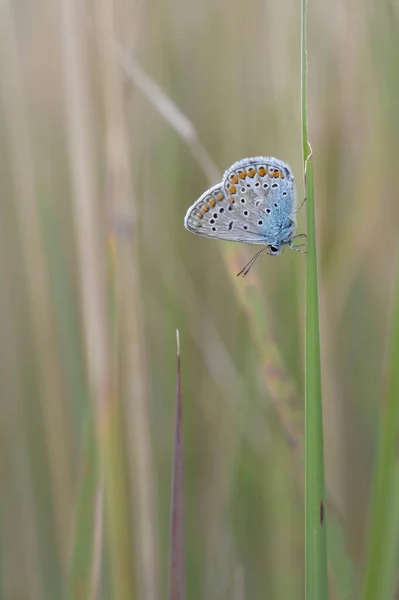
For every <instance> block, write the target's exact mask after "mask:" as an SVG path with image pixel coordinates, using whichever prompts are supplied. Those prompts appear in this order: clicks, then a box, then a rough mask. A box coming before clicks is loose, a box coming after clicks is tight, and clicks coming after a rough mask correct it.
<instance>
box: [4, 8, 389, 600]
mask: <svg viewBox="0 0 399 600" xmlns="http://www.w3.org/2000/svg"><path fill="white" fill-rule="evenodd" d="M112 10H113V15H114V17H113V18H114V22H113V23H112V19H111V21H110V20H109V19H108V18H107V17H109V15H110V14H111V11H112ZM398 18H399V6H398V3H397V2H388V0H384V1H383V2H381V3H378V5H377V4H375V3H371V2H367V1H366V2H360V1H359V0H353V1H352V2H349V3H348V2H343V1H342V0H341V1H340V2H338V3H335V4H334V6H333V9H332V5H331V3H327V2H318V3H312V2H311V3H310V4H309V8H308V65H309V81H308V103H309V107H308V122H309V136H310V140H311V143H312V147H313V161H314V173H315V190H316V218H317V234H318V251H319V283H320V311H321V320H320V328H321V350H322V381H323V401H324V421H325V423H324V424H325V459H326V474H327V481H326V483H327V487H328V490H329V492H330V494H331V497H332V498H333V499H334V503H335V506H336V507H337V509H338V511H339V515H340V518H341V524H342V526H343V529H344V532H345V541H346V548H347V552H348V554H349V556H350V557H351V559H352V561H353V563H354V565H355V568H356V570H357V573H358V575H360V574H361V569H362V561H363V558H364V556H363V545H364V541H365V531H366V516H367V509H368V502H369V493H370V480H371V473H372V462H373V455H374V452H375V448H376V439H377V437H376V436H377V417H378V415H379V412H380V402H381V393H382V390H383V389H384V374H385V354H386V341H387V334H388V329H389V323H390V318H389V315H390V309H391V304H392V302H391V298H392V290H393V277H394V273H395V256H396V244H397V229H398V225H397V224H398V218H399V204H398V202H397V193H396V188H395V185H396V183H395V182H396V179H395V176H396V159H397V156H398V150H399V117H398V110H397V107H398V106H399V70H398V65H399V44H398V39H399V38H398V33H399V27H398ZM0 23H1V25H0V27H1V30H0V66H1V69H0V72H1V82H0V93H1V96H0V102H1V104H0V157H1V160H0V198H1V202H0V210H1V218H0V248H1V250H0V269H1V282H2V286H1V290H2V293H1V295H0V303H1V304H0V324H1V338H0V340H1V341H0V344H1V346H0V352H1V360H0V369H1V372H0V373H1V374H0V381H1V403H0V411H1V415H0V440H1V458H2V460H1V471H0V472H1V494H0V523H1V532H2V533H1V536H0V599H2V598H4V599H12V600H14V599H16V600H18V599H25V598H32V599H33V600H35V599H49V600H50V599H51V600H53V599H58V598H62V597H63V596H64V589H65V588H66V582H67V580H68V573H69V564H70V560H71V552H72V547H73V539H74V529H75V524H76V510H77V508H76V503H77V499H78V495H79V490H80V483H81V477H82V471H83V470H84V465H85V457H86V452H87V446H88V444H89V441H88V439H90V433H88V432H90V431H91V428H92V425H93V423H95V424H96V431H97V434H98V435H99V436H100V447H101V448H103V449H104V448H105V455H104V456H103V455H102V456H103V458H104V464H105V479H106V481H107V482H108V483H107V484H106V485H105V488H106V489H105V497H106V498H107V500H106V506H108V509H106V513H107V514H108V517H107V518H106V519H105V521H106V523H107V527H106V528H105V539H104V542H103V544H99V545H100V547H102V546H104V550H103V552H101V553H100V554H102V560H101V563H100V566H99V572H100V573H101V576H100V583H99V592H98V593H99V595H98V597H99V598H104V599H105V598H117V597H118V598H122V597H123V594H125V593H126V594H127V595H126V596H125V597H129V592H126V589H124V590H122V591H120V595H115V593H116V592H115V590H114V592H112V589H113V588H112V583H111V580H112V577H110V573H111V571H114V572H115V564H114V565H112V560H110V550H109V549H110V548H112V547H113V544H116V546H117V545H118V543H119V542H120V537H119V536H118V531H120V529H118V527H122V530H123V527H124V525H126V522H127V521H131V523H130V524H129V528H127V529H126V530H125V533H124V535H125V536H126V545H125V546H124V547H125V548H127V553H125V554H123V556H124V560H125V561H126V562H125V564H124V565H122V566H121V567H120V568H121V569H122V570H123V568H124V569H126V570H129V569H130V570H131V572H132V573H136V577H135V578H134V579H135V580H136V581H135V582H131V585H132V586H136V588H137V589H138V591H137V597H138V598H140V599H143V600H145V599H147V598H148V599H152V598H159V597H161V595H163V594H164V591H165V589H166V585H167V579H168V543H169V542H168V537H169V503H170V488H171V482H170V477H171V468H172V463H171V461H172V446H173V431H174V414H175V413H174V395H175V373H176V358H175V330H176V327H178V328H179V330H180V340H181V356H182V358H181V360H182V395H183V411H184V441H185V453H186V460H185V473H186V559H187V565H186V566H187V577H186V579H187V597H189V598H192V599H194V600H197V599H200V598H207V600H211V599H213V598H214V599H216V598H218V599H220V598H227V597H229V598H230V597H234V596H233V594H236V597H237V598H251V600H256V599H258V598H259V599H260V598H264V597H273V598H281V599H284V598H292V597H302V596H303V591H302V590H303V568H304V564H303V531H304V527H303V490H302V488H301V486H300V484H298V473H297V472H296V467H295V461H293V454H292V448H290V447H288V446H287V443H286V437H285V436H284V432H283V431H282V428H281V424H280V421H279V420H278V419H277V417H276V412H275V409H274V406H273V404H272V402H271V398H270V389H269V388H268V385H267V383H265V366H264V357H262V356H260V354H259V349H258V345H257V343H256V340H255V333H254V327H253V324H251V322H250V319H249V317H248V313H247V312H246V311H245V310H243V307H242V304H241V300H240V296H239V294H240V293H243V292H242V291H241V292H240V291H239V294H238V295H237V293H236V291H237V288H239V287H240V286H241V289H242V290H246V289H247V287H246V286H248V285H251V279H250V278H249V282H248V281H246V280H245V279H244V280H237V282H235V283H236V285H235V286H232V284H231V281H230V279H229V276H228V273H227V269H226V263H225V262H224V261H223V255H222V252H221V251H224V252H229V251H230V250H226V244H225V243H222V242H217V241H212V240H206V239H201V238H200V237H197V236H192V235H190V234H189V233H188V232H187V231H186V230H185V229H184V228H183V218H184V214H185V211H186V210H187V208H188V206H189V205H191V204H192V202H193V201H194V200H195V199H196V198H197V197H198V196H199V195H200V194H201V193H202V191H203V190H204V189H205V188H206V187H208V184H209V181H208V179H209V180H212V179H213V177H214V176H213V173H209V174H208V179H207V177H206V176H205V174H204V173H203V171H202V170H201V167H200V164H199V163H198V160H196V159H195V158H194V157H193V156H192V154H191V153H190V152H189V151H188V149H187V145H186V144H185V142H184V140H183V139H182V138H181V136H179V135H178V134H177V133H176V131H175V130H174V129H173V128H172V127H171V126H170V123H168V122H167V120H165V118H164V117H163V116H162V115H160V114H159V112H158V111H157V110H156V109H155V108H154V106H153V104H152V103H151V102H150V101H149V99H148V98H147V97H146V96H145V95H143V93H142V91H140V89H138V87H137V86H136V85H135V82H134V80H133V78H132V77H131V74H129V73H127V72H125V70H124V68H123V65H122V62H121V61H120V60H119V57H120V54H119V52H115V56H113V45H114V44H118V45H120V46H121V47H122V48H123V53H124V55H125V56H126V57H133V59H134V61H137V62H138V64H139V65H140V66H141V68H142V69H143V70H144V72H145V73H147V74H148V75H149V76H150V77H151V78H152V79H153V80H154V81H155V82H156V83H157V84H158V85H159V86H160V88H161V89H162V90H163V92H164V93H165V94H166V95H167V96H168V97H169V98H170V99H171V100H172V101H173V102H174V103H175V105H176V106H177V107H178V108H179V109H180V110H181V111H182V113H184V114H185V115H186V116H187V117H188V118H189V120H190V121H191V123H192V124H193V125H194V127H195V130H196V132H197V134H198V137H199V139H200V140H201V142H202V143H203V144H204V146H205V148H206V149H207V151H208V152H209V154H210V156H211V157H212V158H213V160H214V162H215V165H216V168H217V169H218V170H219V171H223V170H224V169H225V168H227V167H228V166H229V165H230V164H231V163H233V162H234V161H235V160H237V159H239V158H242V157H245V156H256V155H266V156H276V157H278V158H280V159H282V160H284V161H287V162H288V163H290V164H291V165H292V167H293V170H294V173H295V175H296V179H297V192H298V198H301V197H302V196H303V182H302V173H301V141H300V90H299V85H300V54H299V49H300V39H299V35H300V6H299V4H298V3H297V2H294V1H293V0H281V2H279V3H278V4H277V3H273V2H270V1H265V2H260V1H259V0H249V2H247V3H246V4H245V5H243V4H242V3H238V2H236V1H233V2H227V1H226V0H218V1H217V2H210V1H209V0H206V1H204V2H201V3H194V2H182V1H181V0H168V2H164V1H163V0H162V1H161V0H154V1H153V2H148V3H144V2H136V3H134V4H133V3H128V2H125V1H122V0H120V1H119V2H114V3H111V2H107V0H101V1H99V2H96V3H94V2H93V3H89V2H87V3H86V4H83V3H79V2H78V1H77V0H75V1H73V2H72V0H71V1H70V2H68V1H67V0H64V1H62V0H60V1H59V2H51V1H50V0H38V1H37V2H36V3H34V4H33V3H27V2H21V1H14V2H11V0H1V15H0ZM107 25H112V27H110V30H108V29H107ZM112 36H114V39H113V38H112ZM118 48H119V46H118ZM115 49H116V46H115ZM108 61H109V62H108ZM118 61H119V62H118ZM209 168H211V167H209ZM213 181H214V182H215V183H216V180H215V179H214V180H213ZM298 220H299V227H298V231H303V227H304V223H305V218H304V213H303V212H302V213H300V214H299V218H298ZM250 250H251V249H250V248H242V249H240V248H238V252H239V255H238V256H239V260H238V264H237V272H238V270H239V269H240V268H241V267H242V266H243V265H244V264H245V261H246V259H247V257H248V258H249V257H250V256H251V252H250ZM304 269H305V261H304V260H303V257H302V256H301V255H299V254H297V253H294V252H289V251H288V250H287V251H286V252H284V254H283V255H282V256H281V257H279V258H278V259H276V260H271V259H268V258H267V257H265V256H262V258H261V259H259V261H258V262H257V263H256V265H255V267H254V271H255V273H256V276H257V279H258V280H259V281H258V288H257V289H258V292H259V293H260V294H261V299H262V306H263V307H264V311H265V314H266V315H267V322H268V332H269V334H268V335H270V339H272V340H273V342H274V343H275V344H276V346H277V348H278V349H279V352H280V354H281V356H282V358H283V362H284V364H285V367H286V370H287V373H288V374H289V375H290V377H291V378H292V380H293V382H294V384H295V388H296V395H297V398H298V399H299V403H300V404H302V403H303V385H304V374H303V360H304V339H303V330H304V316H303V313H304V275H305V271H304ZM244 293H245V292H244ZM262 333H263V331H262ZM268 373H270V372H268ZM110 414H111V415H113V416H114V422H113V424H112V426H110V427H109V429H108V428H107V425H105V426H104V423H107V419H108V418H109V415H110ZM102 434H103V435H102ZM101 436H102V437H101ZM101 440H102V441H101ZM104 440H105V441H104ZM110 440H111V441H110ZM118 469H120V470H118ZM100 497H101V492H100ZM107 511H108V512H107ZM121 516H122V518H121V523H114V522H112V518H113V517H114V518H115V520H118V518H119V517H121ZM107 531H108V533H107ZM112 531H114V533H115V532H116V534H115V536H114V537H113V535H112ZM110 532H111V533H110ZM118 564H119V563H118ZM132 580H133V577H132ZM128 588H129V585H128V587H127V589H128ZM240 590H241V592H240ZM333 590H334V588H333ZM334 593H335V592H334V591H333V592H332V594H333V596H332V597H337V598H339V596H338V595H336V596H334ZM72 594H73V595H72V596H71V597H76V598H79V597H85V598H86V597H89V596H86V595H84V594H83V593H80V591H79V590H76V589H74V590H73V592H72ZM79 594H80V595H79ZM93 597H94V596H93Z"/></svg>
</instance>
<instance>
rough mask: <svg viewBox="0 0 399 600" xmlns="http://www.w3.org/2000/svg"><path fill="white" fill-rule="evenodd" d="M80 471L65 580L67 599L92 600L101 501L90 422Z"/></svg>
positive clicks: (96, 567) (95, 574)
mask: <svg viewBox="0 0 399 600" xmlns="http://www.w3.org/2000/svg"><path fill="white" fill-rule="evenodd" d="M85 433H86V438H87V439H86V440H85V444H84V445H85V448H84V452H83V461H82V462H83V465H82V466H83V468H82V473H81V478H80V482H79V488H78V494H77V504H76V514H75V521H74V524H73V529H74V536H73V544H72V552H71V562H70V567H69V573H68V577H67V586H66V587H67V593H66V598H67V599H68V600H74V599H75V598H95V597H96V589H97V586H98V574H99V569H98V563H99V559H100V556H101V547H102V526H101V522H102V520H101V518H98V517H99V509H100V512H101V506H99V501H101V500H100V498H101V491H100V484H99V476H98V465H97V455H96V443H95V432H94V426H93V423H92V422H91V419H90V422H89V423H88V427H87V428H86V432H85Z"/></svg>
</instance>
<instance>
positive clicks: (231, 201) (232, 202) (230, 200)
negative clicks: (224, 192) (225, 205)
mask: <svg viewBox="0 0 399 600" xmlns="http://www.w3.org/2000/svg"><path fill="white" fill-rule="evenodd" d="M229 202H230V204H234V202H235V200H234V198H232V197H231V196H229Z"/></svg>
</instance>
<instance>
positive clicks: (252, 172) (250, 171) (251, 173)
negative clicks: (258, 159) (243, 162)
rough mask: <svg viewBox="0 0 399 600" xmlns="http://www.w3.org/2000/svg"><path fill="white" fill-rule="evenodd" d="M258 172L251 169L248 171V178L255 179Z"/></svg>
mask: <svg viewBox="0 0 399 600" xmlns="http://www.w3.org/2000/svg"><path fill="white" fill-rule="evenodd" d="M255 173H256V171H255V169H254V168H253V167H251V168H250V169H248V177H251V178H252V177H253V176H254V175H255Z"/></svg>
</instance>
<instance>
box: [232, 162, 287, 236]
mask: <svg viewBox="0 0 399 600" xmlns="http://www.w3.org/2000/svg"><path fill="white" fill-rule="evenodd" d="M222 186H223V189H224V191H225V194H226V195H227V196H228V198H229V199H230V202H232V204H233V206H234V211H233V212H232V216H233V215H234V216H236V219H235V221H234V223H233V225H232V229H231V230H232V231H235V232H236V235H237V237H240V236H243V237H244V238H245V239H242V241H248V242H249V243H262V244H266V245H273V246H277V247H278V246H280V245H281V244H283V243H285V242H287V241H289V240H290V239H291V237H292V234H293V233H294V231H295V229H296V219H295V214H293V213H294V210H295V203H296V200H295V181H294V176H293V175H292V172H291V169H290V167H289V166H288V165H287V164H286V163H283V162H282V161H280V160H278V159H276V158H267V157H264V156H258V157H255V158H245V159H243V160H240V161H238V162H236V163H234V164H233V165H232V166H231V167H230V168H229V169H227V171H226V172H225V174H224V175H223V180H222ZM249 236H251V237H252V239H251V240H250V239H249ZM254 239H256V240H258V239H260V240H261V241H253V240H254Z"/></svg>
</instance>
